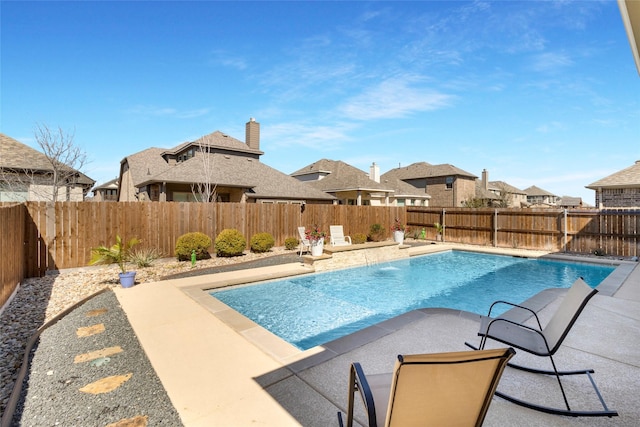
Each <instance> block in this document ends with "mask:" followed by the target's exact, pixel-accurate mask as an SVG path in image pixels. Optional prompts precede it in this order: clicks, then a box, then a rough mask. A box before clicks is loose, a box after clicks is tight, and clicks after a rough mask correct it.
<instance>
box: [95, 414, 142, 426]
mask: <svg viewBox="0 0 640 427" xmlns="http://www.w3.org/2000/svg"><path fill="white" fill-rule="evenodd" d="M148 421H149V417H148V416H146V415H138V416H136V417H133V418H127V419H126V420H120V421H116V422H115V423H111V424H107V425H106V426H105V427H146V426H147V422H148Z"/></svg>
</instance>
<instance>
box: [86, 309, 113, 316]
mask: <svg viewBox="0 0 640 427" xmlns="http://www.w3.org/2000/svg"><path fill="white" fill-rule="evenodd" d="M107 311H109V310H107V309H106V308H97V309H95V310H91V311H87V314H85V316H87V317H96V316H100V315H102V314H105V313H106V312H107Z"/></svg>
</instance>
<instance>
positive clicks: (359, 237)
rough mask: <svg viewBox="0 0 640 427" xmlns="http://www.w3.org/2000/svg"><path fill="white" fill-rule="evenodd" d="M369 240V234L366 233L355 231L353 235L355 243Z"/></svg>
mask: <svg viewBox="0 0 640 427" xmlns="http://www.w3.org/2000/svg"><path fill="white" fill-rule="evenodd" d="M366 241H367V235H366V234H364V233H355V234H354V235H353V236H351V243H353V244H354V245H361V244H362V243H365V242H366Z"/></svg>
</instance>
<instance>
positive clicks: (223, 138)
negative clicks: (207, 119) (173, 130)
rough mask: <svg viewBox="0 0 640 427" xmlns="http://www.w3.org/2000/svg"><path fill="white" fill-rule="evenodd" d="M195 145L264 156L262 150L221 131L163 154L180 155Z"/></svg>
mask: <svg viewBox="0 0 640 427" xmlns="http://www.w3.org/2000/svg"><path fill="white" fill-rule="evenodd" d="M192 145H195V146H200V145H202V146H207V147H211V148H218V149H223V150H230V151H236V152H241V153H252V154H257V155H262V154H264V152H262V151H260V150H255V149H253V148H251V147H249V146H248V145H247V144H245V143H244V142H242V141H240V140H238V139H236V138H234V137H232V136H229V135H227V134H225V133H222V132H220V131H219V130H217V131H215V132H212V133H210V134H209V135H204V136H201V137H200V138H198V139H196V140H195V141H189V142H183V143H182V144H180V145H178V146H176V147H174V148H171V149H169V150H166V151H165V152H164V153H163V154H165V153H166V154H178V153H179V152H181V151H183V150H184V149H186V148H188V147H190V146H192Z"/></svg>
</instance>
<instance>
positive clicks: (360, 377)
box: [347, 362, 377, 427]
mask: <svg viewBox="0 0 640 427" xmlns="http://www.w3.org/2000/svg"><path fill="white" fill-rule="evenodd" d="M356 390H358V391H359V392H360V397H361V398H362V403H363V404H364V407H365V409H366V411H367V418H368V419H369V426H370V427H374V426H377V420H376V408H375V406H374V402H373V394H372V393H371V388H370V387H369V382H368V381H367V377H366V376H365V375H364V371H363V370H362V366H361V365H360V363H358V362H354V363H352V364H351V370H350V373H349V407H348V410H347V427H351V426H352V425H353V400H354V399H353V396H354V394H355V393H354V392H355V391H356Z"/></svg>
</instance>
